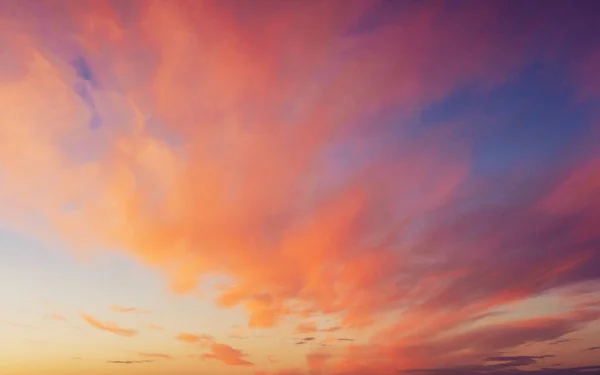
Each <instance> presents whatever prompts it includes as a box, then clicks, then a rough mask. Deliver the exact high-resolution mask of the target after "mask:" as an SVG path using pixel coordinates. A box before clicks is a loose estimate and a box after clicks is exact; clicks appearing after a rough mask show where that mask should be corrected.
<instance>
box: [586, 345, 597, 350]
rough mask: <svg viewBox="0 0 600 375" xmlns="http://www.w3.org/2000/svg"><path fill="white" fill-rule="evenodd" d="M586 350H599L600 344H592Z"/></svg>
mask: <svg viewBox="0 0 600 375" xmlns="http://www.w3.org/2000/svg"><path fill="white" fill-rule="evenodd" d="M587 350H600V346H592V347H591V348H587Z"/></svg>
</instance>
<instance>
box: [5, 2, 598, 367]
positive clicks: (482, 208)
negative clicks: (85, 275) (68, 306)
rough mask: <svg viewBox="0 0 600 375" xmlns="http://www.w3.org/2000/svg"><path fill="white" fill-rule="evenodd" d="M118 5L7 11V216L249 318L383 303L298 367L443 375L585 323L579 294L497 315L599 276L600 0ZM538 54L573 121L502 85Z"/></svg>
mask: <svg viewBox="0 0 600 375" xmlns="http://www.w3.org/2000/svg"><path fill="white" fill-rule="evenodd" d="M117 3H118V2H114V1H91V2H69V1H60V2H51V1H39V2H37V3H36V6H35V7H33V6H31V5H23V6H21V5H20V4H19V3H18V2H3V3H2V5H0V14H2V16H0V47H1V48H2V49H3V50H5V51H7V53H6V56H7V57H6V58H3V59H2V62H1V63H0V64H2V65H1V66H0V82H1V85H0V101H1V102H2V103H4V104H5V108H6V110H3V111H2V112H0V167H1V168H0V177H1V178H2V181H3V183H2V185H1V186H0V212H1V213H2V214H1V215H2V217H1V218H2V220H3V221H5V222H6V223H8V224H9V225H11V226H13V227H15V228H19V229H21V230H27V231H35V233H36V235H38V236H43V237H44V238H46V239H47V240H48V241H60V242H61V243H65V244H67V245H68V247H69V248H70V249H72V250H73V251H87V250H92V251H107V250H106V249H113V250H112V251H120V252H123V253H125V254H127V255H129V256H131V257H132V258H134V259H136V260H138V261H139V262H140V263H142V264H144V265H147V266H148V267H151V268H153V269H155V270H157V271H159V272H161V273H163V274H164V275H166V276H167V277H168V279H169V283H170V287H171V290H172V291H173V292H174V293H187V292H191V291H193V290H195V288H197V287H198V286H199V285H200V283H201V282H202V281H204V280H206V279H209V278H210V277H211V276H225V277H227V278H228V279H229V280H230V282H228V283H225V284H224V285H220V286H219V287H218V291H219V295H218V297H217V300H216V303H217V304H218V306H220V307H221V308H231V307H234V306H243V307H244V309H245V311H246V312H247V317H248V325H249V327H251V328H270V327H274V326H277V325H278V324H279V323H281V322H282V321H284V320H285V319H286V318H289V317H294V318H297V319H306V322H303V323H300V325H299V326H298V329H297V330H296V332H297V333H302V334H308V333H311V334H312V333H313V332H317V331H318V330H319V329H318V327H317V326H316V324H315V323H314V322H313V320H312V319H313V318H314V317H315V316H322V315H327V316H332V317H334V318H335V319H339V325H340V326H342V327H344V328H349V327H350V328H360V327H366V326H370V325H371V324H373V323H374V322H378V321H384V320H385V319H389V316H397V317H398V318H397V319H396V320H395V321H392V322H390V325H389V326H388V327H385V329H383V330H382V332H380V333H379V334H376V335H375V336H374V337H373V338H372V339H371V343H370V344H369V345H365V346H352V347H349V349H348V353H346V354H342V355H341V357H342V358H343V359H342V360H339V361H338V362H335V361H334V360H333V359H331V358H330V357H329V355H328V354H322V355H321V354H320V355H314V356H312V357H310V360H309V361H308V363H307V366H308V367H309V368H310V369H312V370H313V372H315V373H318V372H319V371H323V368H324V367H325V366H328V365H329V364H330V363H333V364H332V365H331V366H332V368H331V369H330V370H329V371H339V372H344V371H345V372H346V373H352V372H349V371H355V370H356V369H360V368H361V366H362V365H361V363H365V358H371V359H373V361H374V362H376V363H377V364H376V365H373V366H374V368H375V369H376V370H377V371H379V372H377V373H378V374H386V373H387V372H386V371H388V372H389V371H392V370H391V369H395V368H400V369H408V368H416V367H420V366H422V365H423V363H427V361H429V360H431V358H435V359H436V361H437V363H436V366H438V365H439V366H458V365H461V364H463V363H471V362H472V361H474V360H476V359H480V358H485V357H491V356H494V355H496V354H497V353H498V352H500V351H502V350H505V349H508V348H512V347H517V346H519V345H522V344H525V343H528V342H540V341H547V340H556V339H559V338H560V337H562V336H563V335H565V334H567V333H570V332H573V331H576V330H578V329H581V328H583V327H585V325H586V324H588V323H590V322H593V321H595V320H597V319H598V317H599V315H598V311H599V310H598V305H595V304H592V303H591V302H590V301H592V296H590V295H588V294H587V293H580V292H573V293H572V294H570V295H569V296H567V294H561V296H562V297H560V298H563V300H562V302H561V303H562V304H563V306H565V307H564V311H562V312H560V313H556V314H551V315H550V314H548V316H533V317H529V318H523V319H518V318H510V317H509V318H504V317H503V315H504V314H505V313H506V312H507V310H510V308H511V307H513V306H515V305H518V304H519V303H522V302H525V301H527V300H529V299H531V298H534V297H538V296H543V295H550V294H553V293H558V292H559V291H561V292H562V291H565V290H571V289H570V288H573V287H575V286H580V285H591V286H592V288H593V287H594V285H595V284H594V283H596V282H597V281H598V279H599V278H600V251H599V250H598V249H599V245H600V227H598V225H597V223H598V222H599V220H600V195H598V194H597V193H598V189H599V188H600V177H599V176H600V155H598V148H597V144H598V141H599V140H600V138H599V135H600V133H599V127H598V125H599V124H598V117H597V115H598V113H596V112H597V111H596V110H594V108H596V109H597V103H598V99H599V98H600V97H599V96H598V95H599V94H600V81H599V77H600V76H599V75H598V73H597V69H595V67H597V65H595V64H596V63H597V62H598V61H600V59H599V56H600V44H599V40H598V36H599V35H600V34H598V30H597V29H598V27H597V26H595V25H597V24H598V22H597V21H598V19H597V11H595V10H592V8H591V7H592V6H593V2H588V1H581V3H580V4H581V5H580V6H579V7H576V6H572V5H569V2H566V1H565V2H553V1H550V2H548V3H551V4H552V5H548V4H545V3H543V2H539V1H532V2H531V4H535V5H529V6H518V5H519V4H520V2H516V1H503V2H464V3H461V4H458V5H456V6H453V7H451V8H452V9H450V7H449V3H448V2H444V1H439V2H403V3H401V5H398V4H397V5H393V4H392V5H389V4H388V5H378V4H379V3H377V2H368V1H323V2H282V3H280V4H277V5H274V4H273V3H272V2H268V1H256V2H253V4H252V9H246V7H250V5H244V4H240V3H238V4H235V6H234V3H233V2H229V1H214V2H212V1H181V2H178V3H177V4H175V3H173V2H160V1H159V2H144V1H131V2H130V3H129V5H128V6H123V5H119V4H117ZM392 3H393V2H392ZM28 4H29V3H28ZM544 4H545V5H544ZM381 7H388V8H381ZM530 8H532V9H534V10H535V13H536V17H535V19H532V18H531V17H529V16H528V14H529V13H528V12H529V11H530ZM588 8H589V9H588ZM41 14H43V15H44V17H40V15H41ZM385 15H387V16H385ZM557 24H560V25H562V27H560V28H557V27H554V25H557ZM590 30H593V31H594V32H590ZM13 35H16V37H14V36H13ZM582 35H585V36H586V38H583V37H582ZM440 36H443V38H441V37H440ZM465 46H468V48H466V47H465ZM540 66H541V67H540ZM534 68H535V69H539V71H536V72H537V73H535V74H533V73H532V75H533V76H536V77H538V78H536V79H541V78H539V76H541V75H543V74H550V75H552V74H554V75H555V76H556V77H560V85H562V86H561V87H562V88H563V89H564V90H566V91H569V92H572V95H571V96H570V97H569V98H568V100H567V99H565V100H563V101H564V102H565V103H566V104H565V105H566V106H568V108H569V110H570V111H572V112H573V113H576V114H577V116H579V117H581V118H584V119H585V121H584V120H581V121H580V122H582V123H583V125H581V124H580V125H581V126H579V127H578V128H577V129H578V130H571V131H569V132H567V131H566V130H565V132H566V133H565V134H567V133H568V136H566V135H565V134H563V133H561V132H559V131H555V130H554V129H553V128H552V127H551V126H550V124H549V123H548V124H547V121H549V119H541V120H540V119H537V118H534V119H533V120H531V122H532V123H533V124H532V123H529V122H527V121H528V120H527V116H533V115H531V113H534V114H535V113H536V111H538V107H537V105H538V104H539V103H538V104H536V103H530V102H528V101H527V100H526V99H523V100H522V101H519V100H521V99H520V98H519V97H518V98H517V100H515V102H517V103H518V105H516V107H514V108H513V107H510V105H512V104H511V103H512V102H511V101H510V100H509V99H507V98H506V97H504V96H502V95H504V94H502V93H498V92H501V91H502V90H503V89H504V88H506V86H507V85H511V84H514V81H515V80H518V79H517V78H515V77H522V75H523V74H525V73H527V74H530V73H531V72H530V70H532V69H533V70H535V69H534ZM556 71H560V72H561V73H560V75H559V74H558V73H553V72H556ZM544 72H546V73H544ZM547 72H550V73H547ZM527 77H529V76H527ZM527 79H529V78H527ZM531 79H533V78H531ZM557 80H558V79H557ZM548 91H549V90H548ZM534 94H535V93H534ZM494 95H500V97H501V99H502V100H504V101H502V100H500V103H501V104H498V105H497V106H493V105H491V104H490V102H491V101H492V99H494V98H496V97H495V96H494ZM505 96H507V97H509V96H510V95H505ZM457 97H458V99H457ZM465 97H466V98H467V99H469V100H470V101H472V102H474V103H475V104H476V105H474V106H468V105H466V104H464V105H463V107H465V109H464V110H463V111H455V112H459V113H458V114H457V115H454V116H451V115H448V114H447V112H452V110H446V111H445V112H444V108H446V107H444V106H448V104H447V101H452V100H455V101H458V102H459V104H457V106H459V107H460V105H461V104H460V100H464V98H465ZM479 97H483V98H491V99H489V101H486V100H484V99H481V100H482V102H477V100H476V99H475V98H479ZM461 98H463V99H461ZM469 100H467V101H469ZM503 106H506V107H508V110H504V109H503V108H504V107H503ZM480 107H481V108H484V109H483V110H481V109H478V108H480ZM488 107H489V108H488ZM440 108H441V109H440ZM498 108H499V109H498ZM590 108H591V109H590ZM434 109H435V110H434ZM488 109H489V110H488ZM436 111H437V112H436ZM432 112H435V113H438V112H440V113H441V112H443V113H446V115H444V116H442V115H440V114H439V113H438V115H436V116H437V117H436V116H434V115H432V114H431V113H432ZM428 116H429V117H428ZM575 117H576V116H575V115H573V116H572V117H569V118H570V119H571V118H573V119H574V118H575ZM573 121H575V120H573ZM514 124H517V125H514ZM570 125H571V124H570V123H564V124H561V126H560V129H564V128H568V127H569V126H570ZM524 127H528V128H527V129H528V131H524V133H523V134H522V138H519V140H520V142H521V143H519V142H517V141H514V140H513V139H512V138H511V137H510V136H509V135H507V134H512V133H518V134H521V133H519V132H518V130H517V129H516V128H519V129H523V128H524ZM551 131H555V133H552V134H554V135H553V136H554V137H556V138H557V139H559V140H560V142H559V141H556V142H555V143H560V147H558V146H556V145H554V143H552V144H546V143H544V140H545V139H549V138H550V137H551V135H549V134H550V133H551ZM496 139H500V140H504V141H502V142H504V143H502V142H501V141H498V142H500V143H495V142H494V141H492V140H496ZM506 139H508V141H507V140H506ZM553 142H554V141H553ZM498 144H500V146H498ZM551 146H552V147H551ZM548 149H549V150H552V151H553V152H555V153H556V155H559V156H555V158H554V160H552V161H549V159H543V158H541V157H538V155H540V154H542V153H543V152H548V151H547V150H548ZM17 154H18V155H19V157H18V158H16V157H15V155H17ZM540 158H541V159H540ZM556 159H560V160H556ZM498 165H501V167H498ZM586 283H587V284H586ZM112 308H113V309H114V310H116V311H120V312H126V311H134V310H131V309H129V308H119V307H112ZM82 318H83V319H84V320H85V321H86V322H87V323H89V324H90V325H92V326H94V327H96V328H98V329H102V330H105V331H109V332H112V333H115V334H119V335H123V336H131V335H134V334H135V333H136V331H134V330H129V329H123V328H120V327H118V326H116V325H114V324H109V323H102V322H100V321H98V320H96V319H95V318H93V317H91V316H88V315H84V314H82ZM492 318H496V319H500V321H498V320H496V321H494V320H493V319H492ZM323 329H326V328H323ZM507 332H508V333H507ZM490 337H491V339H490ZM177 339H178V340H180V341H184V342H188V343H196V342H199V341H201V340H202V337H200V336H194V335H190V334H181V335H179V336H178V337H177ZM209 349H210V352H209V353H208V354H204V355H203V358H205V359H216V360H219V361H221V362H223V363H225V364H229V365H240V366H249V365H252V364H253V363H252V362H249V361H247V360H245V359H244V358H243V353H242V352H240V351H238V350H237V349H233V348H231V347H230V346H227V345H225V344H219V343H216V342H212V344H211V345H210V348H209ZM465 352H468V353H470V354H468V355H464V353H465ZM334 362H335V363H334ZM356 371H358V370H356ZM364 371H366V372H367V373H368V371H373V369H372V368H370V369H366V370H364Z"/></svg>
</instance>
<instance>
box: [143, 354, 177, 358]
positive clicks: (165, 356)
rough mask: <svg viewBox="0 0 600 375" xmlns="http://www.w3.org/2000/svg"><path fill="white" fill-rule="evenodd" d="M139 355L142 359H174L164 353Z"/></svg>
mask: <svg viewBox="0 0 600 375" xmlns="http://www.w3.org/2000/svg"><path fill="white" fill-rule="evenodd" d="M138 355H139V356H140V357H146V358H158V359H174V357H173V356H171V355H169V354H162V353H138Z"/></svg>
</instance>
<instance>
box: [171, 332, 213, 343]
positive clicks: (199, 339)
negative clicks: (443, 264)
mask: <svg viewBox="0 0 600 375" xmlns="http://www.w3.org/2000/svg"><path fill="white" fill-rule="evenodd" d="M175 339H176V340H179V341H182V342H185V343H188V344H200V345H209V344H212V343H213V342H214V341H215V339H214V337H212V336H211V335H206V334H201V335H196V334H193V333H186V332H182V333H179V334H178V335H177V336H175Z"/></svg>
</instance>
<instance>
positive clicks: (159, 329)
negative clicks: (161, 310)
mask: <svg viewBox="0 0 600 375" xmlns="http://www.w3.org/2000/svg"><path fill="white" fill-rule="evenodd" d="M148 328H150V329H153V330H155V331H162V330H163V327H161V326H159V325H156V324H152V323H149V324H148Z"/></svg>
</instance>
